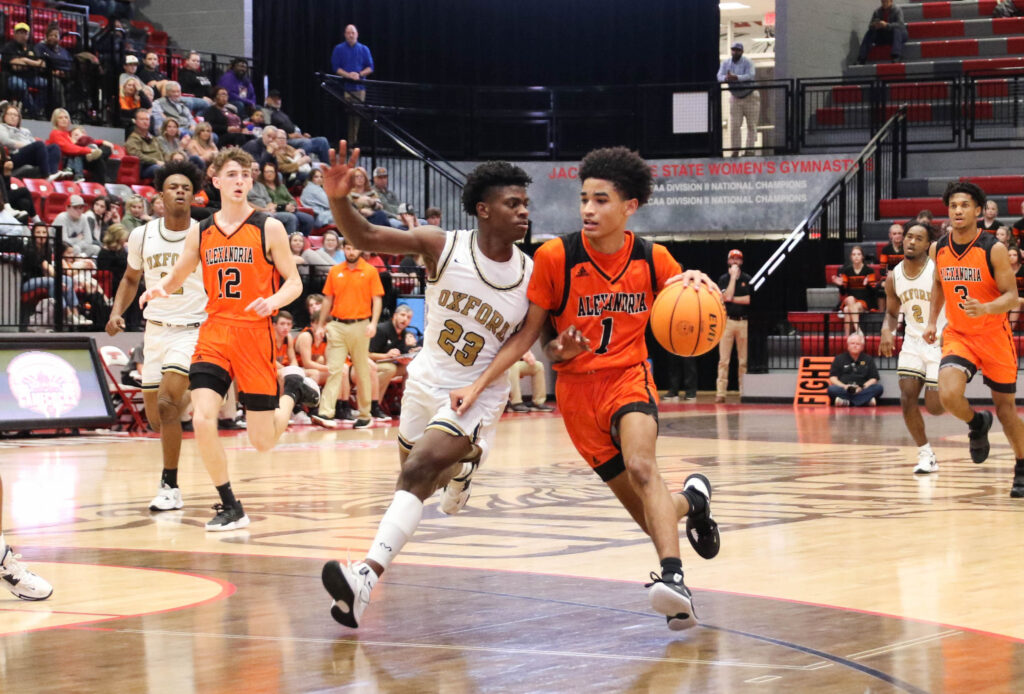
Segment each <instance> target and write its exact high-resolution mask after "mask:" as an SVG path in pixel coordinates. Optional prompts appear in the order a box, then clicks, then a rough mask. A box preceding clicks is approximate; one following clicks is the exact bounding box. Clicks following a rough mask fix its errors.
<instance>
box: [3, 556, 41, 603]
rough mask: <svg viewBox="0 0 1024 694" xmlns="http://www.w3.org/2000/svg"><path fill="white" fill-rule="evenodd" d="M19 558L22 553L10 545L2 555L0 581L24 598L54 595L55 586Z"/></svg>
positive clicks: (34, 598)
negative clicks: (29, 568) (24, 564)
mask: <svg viewBox="0 0 1024 694" xmlns="http://www.w3.org/2000/svg"><path fill="white" fill-rule="evenodd" d="M19 559H21V555H20V554H15V553H14V550H13V549H11V548H10V546H8V547H7V549H6V550H5V551H4V555H3V557H0V583H2V584H3V585H4V587H5V588H7V590H9V591H11V592H12V593H14V595H15V596H16V597H19V598H21V599H22V600H46V598H48V597H50V596H51V595H53V586H51V585H50V584H49V583H47V582H46V581H44V580H43V579H42V578H40V577H39V576H37V575H35V574H34V573H32V572H31V571H29V570H28V569H26V568H25V567H24V566H22V565H21V563H20V562H19V561H18V560H19Z"/></svg>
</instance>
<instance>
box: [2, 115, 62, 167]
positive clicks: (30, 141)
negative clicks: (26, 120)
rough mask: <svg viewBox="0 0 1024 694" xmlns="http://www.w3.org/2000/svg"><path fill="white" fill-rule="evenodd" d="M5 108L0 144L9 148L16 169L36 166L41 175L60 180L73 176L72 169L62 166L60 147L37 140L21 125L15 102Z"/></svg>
mask: <svg viewBox="0 0 1024 694" xmlns="http://www.w3.org/2000/svg"><path fill="white" fill-rule="evenodd" d="M2 108H3V123H0V145H3V146H4V147H6V148H7V150H8V152H10V155H11V162H12V163H13V164H14V168H15V169H19V168H21V167H22V166H34V167H35V168H37V169H39V176H41V177H43V178H45V179H47V180H50V181H60V180H64V179H68V178H72V177H73V176H74V174H72V173H71V171H63V170H61V168H60V147H58V146H57V145H48V144H46V143H44V142H43V141H42V140H37V139H36V138H35V136H34V135H32V133H31V131H29V129H28V128H23V127H21V111H19V110H18V107H17V106H15V105H14V104H6V105H5V106H3V107H2Z"/></svg>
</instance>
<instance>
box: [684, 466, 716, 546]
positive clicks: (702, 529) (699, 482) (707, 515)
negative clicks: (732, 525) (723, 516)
mask: <svg viewBox="0 0 1024 694" xmlns="http://www.w3.org/2000/svg"><path fill="white" fill-rule="evenodd" d="M683 489H684V490H690V491H691V492H696V493H697V494H700V495H701V496H703V497H704V499H705V502H704V511H703V512H702V513H696V514H695V513H690V515H688V516H687V517H686V539H688V540H689V541H690V546H691V547H693V551H695V552H696V553H697V554H699V555H700V556H702V557H704V558H705V559H714V558H715V556H717V555H718V550H719V549H721V545H722V539H721V537H720V536H719V534H718V523H716V522H715V520H714V519H713V518H712V517H711V482H710V481H708V478H707V477H705V476H704V475H701V474H700V473H694V474H692V475H690V476H689V477H687V478H686V481H685V482H684V483H683Z"/></svg>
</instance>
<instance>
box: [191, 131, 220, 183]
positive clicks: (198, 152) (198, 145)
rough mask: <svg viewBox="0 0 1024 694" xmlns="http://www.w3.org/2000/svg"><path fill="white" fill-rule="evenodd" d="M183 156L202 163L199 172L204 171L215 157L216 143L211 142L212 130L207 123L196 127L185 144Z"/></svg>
mask: <svg viewBox="0 0 1024 694" xmlns="http://www.w3.org/2000/svg"><path fill="white" fill-rule="evenodd" d="M185 154H188V155H189V156H190V157H198V158H199V159H201V160H202V161H203V165H202V166H200V167H199V170H200V171H205V170H206V166H207V165H208V164H209V163H210V162H211V161H213V158H214V157H215V156H217V143H216V142H214V141H213V128H212V127H211V126H210V124H209V123H207V122H205V121H204V122H202V123H199V124H198V125H196V127H195V135H194V136H193V137H192V139H191V140H189V141H188V142H187V143H186V144H185Z"/></svg>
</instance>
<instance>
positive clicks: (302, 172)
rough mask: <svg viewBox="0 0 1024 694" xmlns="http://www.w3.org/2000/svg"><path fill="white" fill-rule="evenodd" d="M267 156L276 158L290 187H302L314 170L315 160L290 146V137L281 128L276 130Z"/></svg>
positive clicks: (268, 147) (278, 166)
mask: <svg viewBox="0 0 1024 694" xmlns="http://www.w3.org/2000/svg"><path fill="white" fill-rule="evenodd" d="M270 127H273V126H270ZM267 154H269V155H270V156H272V157H274V160H275V161H276V162H277V168H278V169H279V170H280V171H281V173H282V174H284V176H285V178H286V179H287V181H288V185H291V186H294V185H301V184H302V183H303V182H304V181H305V180H306V179H307V178H309V174H310V172H311V171H312V170H313V160H312V159H311V158H310V156H309V155H308V154H306V153H305V152H304V151H302V150H301V149H296V148H294V147H292V146H291V145H290V144H288V136H287V135H285V133H284V131H283V130H281V129H280V128H274V139H273V141H272V142H271V143H270V144H269V145H268V146H267Z"/></svg>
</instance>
